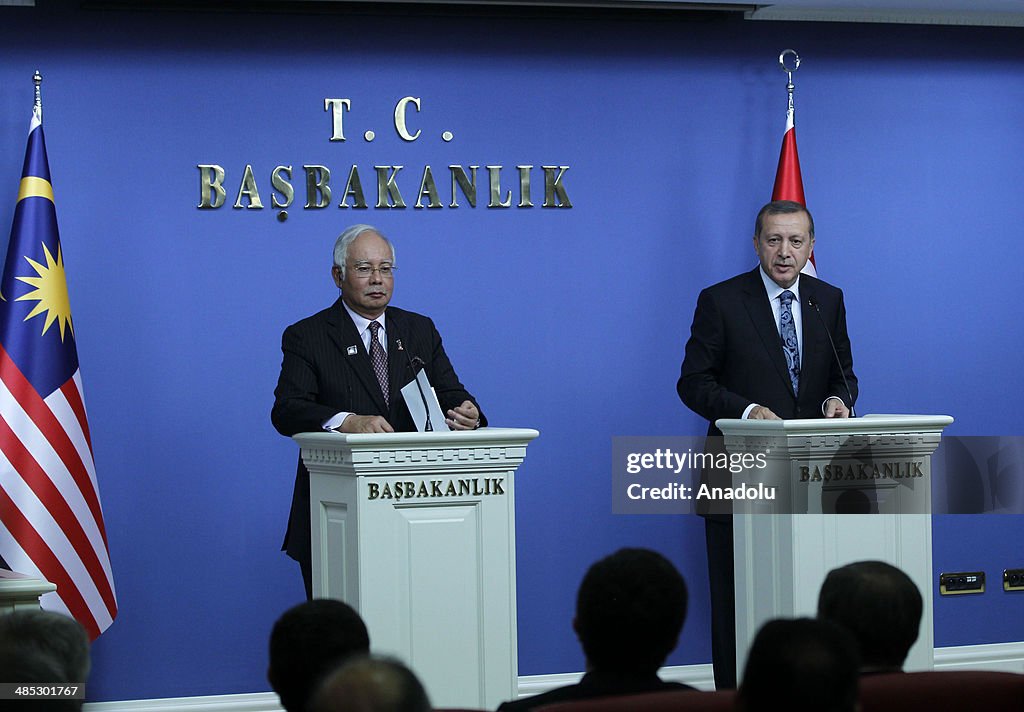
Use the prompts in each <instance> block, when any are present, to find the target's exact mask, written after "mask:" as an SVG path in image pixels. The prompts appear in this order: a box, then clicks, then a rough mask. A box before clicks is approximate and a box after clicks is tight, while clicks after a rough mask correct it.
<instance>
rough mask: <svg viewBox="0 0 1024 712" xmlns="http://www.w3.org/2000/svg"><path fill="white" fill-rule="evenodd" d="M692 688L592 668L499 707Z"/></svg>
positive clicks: (515, 710)
mask: <svg viewBox="0 0 1024 712" xmlns="http://www.w3.org/2000/svg"><path fill="white" fill-rule="evenodd" d="M678 690H693V688H692V687H690V686H689V685H683V684H681V683H678V682H664V681H662V680H661V679H660V678H659V677H658V676H657V675H655V674H651V675H618V674H614V673H607V672H599V671H596V670H595V671H591V672H588V673H587V674H586V675H584V676H583V679H582V680H580V681H579V683H577V684H575V685H566V686H565V687H559V688H556V689H554V690H549V691H548V692H542V693H541V694H539V695H534V696H533V697H525V698H523V699H521V700H514V701H512V702H505V703H504V704H502V705H501V706H500V707H498V710H499V712H528V711H529V710H534V709H537V708H538V707H542V706H544V705H553V704H555V703H557V702H571V701H573V700H589V699H593V698H595V697H616V696H620V695H639V694H643V693H646V692H672V691H678Z"/></svg>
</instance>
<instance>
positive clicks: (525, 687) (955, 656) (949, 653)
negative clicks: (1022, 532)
mask: <svg viewBox="0 0 1024 712" xmlns="http://www.w3.org/2000/svg"><path fill="white" fill-rule="evenodd" d="M935 669H936V670H996V671H999V672H1016V673H1022V674H1024V641H1022V642H1018V643H992V644H989V645H958V646H955V647H952V648H936V649H935ZM582 675H583V673H580V672H566V673H554V674H551V675H523V676H521V677H520V678H519V697H529V696H530V695H536V694H539V693H541V692H547V691H548V690H553V689H554V688H556V687H562V686H563V685H573V684H575V683H577V682H579V680H580V677H582ZM658 675H659V676H660V677H661V679H662V680H670V681H672V682H681V683H683V684H685V685H690V686H692V687H696V688H697V689H698V690H713V689H715V676H714V673H713V672H712V669H711V665H710V664H703V665H676V666H673V667H665V668H662V669H661V670H659V671H658ZM84 709H85V712H282V708H281V704H280V702H279V701H278V699H277V695H276V694H274V693H273V692H255V693H252V694H247V695H209V696H206V697H173V698H167V699H158V700H126V701H122V702H90V703H88V704H86V705H85V708H84Z"/></svg>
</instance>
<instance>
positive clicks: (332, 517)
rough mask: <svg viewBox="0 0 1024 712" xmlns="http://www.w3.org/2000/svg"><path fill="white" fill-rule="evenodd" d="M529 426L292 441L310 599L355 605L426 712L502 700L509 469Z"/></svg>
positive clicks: (506, 663) (507, 674) (512, 669)
mask: <svg viewBox="0 0 1024 712" xmlns="http://www.w3.org/2000/svg"><path fill="white" fill-rule="evenodd" d="M537 435H538V432H537V431H536V430H529V429H514V428H481V429H480V430H473V431H461V432H436V433H381V434H368V435H344V434H340V433H302V434H299V435H296V436H295V440H296V441H297V442H298V443H299V445H300V446H301V448H302V459H303V462H305V464H306V467H307V468H308V469H309V473H310V515H311V522H312V552H313V595H314V597H317V598H324V597H330V598H338V599H341V600H343V601H345V602H346V603H348V604H349V605H351V606H352V607H353V608H355V609H356V610H358V611H359V613H360V615H361V616H362V617H363V620H364V621H365V622H366V626H367V628H368V629H369V632H370V648H371V650H372V651H373V652H374V653H379V654H387V655H394V656H396V657H398V658H399V659H401V660H403V661H405V662H406V663H407V664H408V665H409V666H410V667H411V668H412V669H413V670H414V671H415V672H416V674H417V675H418V676H419V678H420V680H421V681H422V682H423V684H424V686H425V687H426V688H427V692H428V694H429V695H430V699H431V701H432V702H433V704H434V705H435V706H437V707H476V708H488V709H493V708H494V707H496V706H497V705H498V704H499V703H500V702H503V701H505V700H509V699H514V698H515V697H516V696H517V695H516V693H517V687H518V661H517V644H516V635H517V629H516V552H515V487H514V480H515V477H514V474H515V471H516V468H518V467H519V465H520V464H521V463H522V461H523V458H524V457H525V456H526V446H527V444H528V443H529V442H530V441H531V440H533V439H534V438H535V437H537Z"/></svg>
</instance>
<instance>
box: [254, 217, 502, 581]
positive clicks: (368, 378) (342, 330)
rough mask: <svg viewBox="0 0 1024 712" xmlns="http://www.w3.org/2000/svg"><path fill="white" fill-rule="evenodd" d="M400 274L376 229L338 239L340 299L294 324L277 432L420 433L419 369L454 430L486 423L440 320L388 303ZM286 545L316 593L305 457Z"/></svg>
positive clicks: (288, 336) (355, 229) (286, 341)
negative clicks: (415, 394)
mask: <svg viewBox="0 0 1024 712" xmlns="http://www.w3.org/2000/svg"><path fill="white" fill-rule="evenodd" d="M394 270H395V249H394V246H393V245H392V244H391V242H390V241H389V240H388V239H387V238H385V237H384V236H383V235H381V233H380V231H379V230H377V229H376V228H374V227H372V226H370V225H353V226H352V227H350V228H348V229H347V230H345V231H344V232H343V233H342V234H341V235H340V236H339V237H338V240H337V241H336V242H335V245H334V265H333V266H332V267H331V275H332V276H333V278H334V283H335V284H336V285H337V286H338V288H339V289H340V290H341V298H340V299H338V301H336V302H335V303H334V304H333V305H332V306H330V307H329V308H327V309H324V310H323V311H321V312H319V313H317V314H314V315H313V316H311V317H308V318H306V319H303V320H302V321H300V322H298V323H295V324H292V325H291V326H289V327H288V328H287V329H286V330H285V332H284V336H283V337H282V340H281V350H282V351H283V353H284V358H283V360H282V362H281V375H280V377H279V378H278V381H277V388H276V389H275V390H274V398H275V400H274V407H273V410H272V411H271V414H270V419H271V422H273V424H274V427H275V428H277V431H278V432H279V433H281V434H282V435H287V436H292V435H295V434H296V433H303V432H315V431H319V430H335V431H338V432H342V433H391V432H396V431H399V432H405V431H414V430H416V426H415V424H414V423H413V420H412V416H411V415H410V414H409V410H408V408H407V407H406V405H405V403H404V401H403V400H402V395H401V392H400V391H401V389H402V387H404V386H405V385H406V384H408V383H409V382H410V381H411V380H412V379H413V378H414V377H415V373H414V369H417V368H418V367H422V368H423V369H424V370H425V371H426V374H427V377H428V378H429V380H430V383H431V385H432V386H433V387H434V390H435V392H436V393H437V399H438V401H439V402H440V403H441V408H442V409H444V410H445V413H446V415H447V418H446V420H445V423H446V425H447V427H448V428H450V429H452V430H472V429H474V428H479V427H480V426H482V425H486V424H487V421H486V418H484V416H483V414H482V413H481V412H480V409H479V407H478V406H477V404H476V401H475V400H474V399H473V396H471V395H470V394H469V393H468V392H467V391H466V389H465V388H464V387H463V385H462V383H460V382H459V377H458V376H457V375H456V374H455V369H454V368H452V364H451V362H450V361H449V360H448V356H447V354H445V352H444V346H443V345H442V344H441V336H440V334H438V333H437V329H436V328H435V327H434V323H433V322H432V321H431V320H430V319H428V318H427V317H425V316H423V315H421V314H416V313H414V312H409V311H405V310H403V309H398V308H397V307H389V306H388V304H389V302H390V301H391V294H392V290H393V288H394V281H395V277H394ZM433 425H434V427H435V428H440V427H444V426H441V425H440V424H438V423H434V424H433ZM283 549H284V550H285V551H287V552H288V555H289V556H291V557H292V558H293V559H295V560H296V561H298V562H299V565H300V567H301V568H302V577H303V580H304V582H305V585H306V596H307V597H308V598H311V597H312V568H311V553H310V520H309V472H308V471H307V470H306V467H305V465H304V464H303V463H302V460H301V458H300V460H299V467H298V473H297V475H296V479H295V491H294V494H293V496H292V508H291V515H290V517H289V519H288V532H287V534H286V535H285V541H284V547H283Z"/></svg>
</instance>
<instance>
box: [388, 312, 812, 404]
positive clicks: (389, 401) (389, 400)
mask: <svg viewBox="0 0 1024 712" xmlns="http://www.w3.org/2000/svg"><path fill="white" fill-rule="evenodd" d="M791 296H792V295H791ZM379 331H380V322H378V321H371V322H370V365H371V366H373V372H374V373H375V374H376V375H377V382H378V383H380V390H381V393H383V394H384V402H385V403H387V404H388V405H389V406H390V405H391V394H390V392H389V391H390V390H391V389H390V388H389V387H388V357H387V356H386V355H385V354H384V347H383V346H381V345H380V340H379V339H378V338H377V333H378V332H379Z"/></svg>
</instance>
